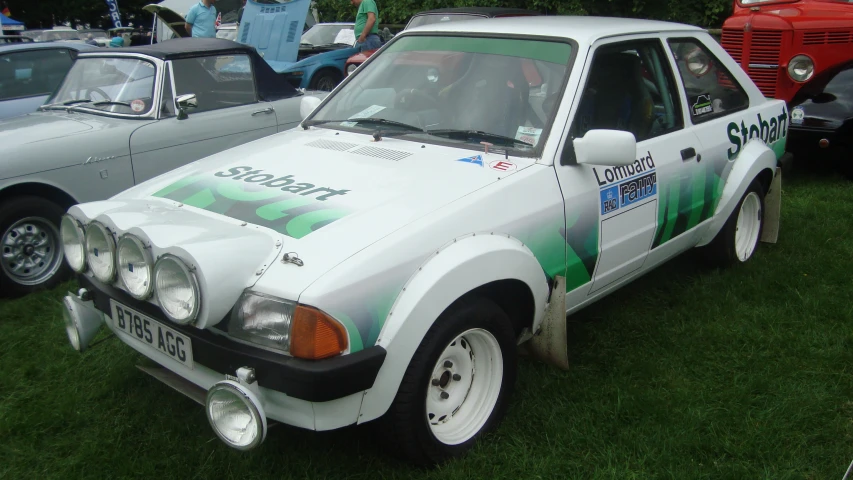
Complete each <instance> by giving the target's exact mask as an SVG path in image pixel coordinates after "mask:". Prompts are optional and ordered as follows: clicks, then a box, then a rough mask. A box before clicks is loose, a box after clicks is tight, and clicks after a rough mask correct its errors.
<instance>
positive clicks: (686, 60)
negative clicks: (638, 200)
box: [662, 37, 787, 242]
mask: <svg viewBox="0 0 853 480" xmlns="http://www.w3.org/2000/svg"><path fill="white" fill-rule="evenodd" d="M666 45H667V51H668V56H669V57H670V62H671V63H672V64H673V65H674V68H675V70H676V73H677V75H679V77H680V78H681V86H682V89H681V92H680V96H681V98H682V100H683V101H684V102H685V106H686V110H687V112H686V113H685V117H686V118H687V120H688V122H689V123H690V124H691V125H692V127H691V128H692V130H693V131H694V132H696V135H697V136H698V138H699V140H700V142H701V145H702V149H701V155H702V162H701V164H700V165H698V168H697V169H696V171H695V172H694V174H693V177H692V178H691V182H692V184H693V187H694V190H693V192H691V194H690V195H689V196H686V195H682V196H681V198H680V199H673V201H674V202H676V201H677V202H679V206H678V210H679V212H680V213H679V218H677V219H676V220H675V222H674V224H673V228H672V233H671V234H669V235H667V234H665V235H664V238H662V241H663V242H665V241H667V239H668V238H670V237H672V236H676V235H678V234H679V233H680V232H683V231H685V229H689V228H692V227H694V226H696V225H700V227H701V222H704V221H705V220H707V219H709V218H710V217H711V216H712V215H713V214H714V211H715V210H716V207H717V202H718V201H719V198H720V195H721V193H722V187H723V185H724V183H725V179H726V178H727V177H728V174H729V171H730V170H731V168H732V166H733V165H734V160H735V158H736V157H737V153H738V151H739V149H740V148H741V147H742V146H743V145H745V144H746V141H747V140H749V139H751V138H753V137H756V136H757V137H760V138H762V139H763V140H765V141H768V140H771V138H769V137H771V136H772V137H773V138H772V141H775V140H776V137H777V136H782V135H784V133H785V131H786V130H787V114H786V112H785V110H784V109H783V108H779V110H778V111H773V112H767V111H760V112H756V111H750V110H749V96H748V95H747V94H746V92H745V91H744V89H743V87H741V86H740V85H739V84H738V82H737V80H736V79H735V78H734V77H733V76H732V75H731V74H730V73H729V71H728V70H727V69H726V67H725V66H724V65H723V63H722V62H721V61H720V60H719V58H718V57H717V56H715V55H713V54H712V52H711V50H710V49H709V48H708V46H707V45H705V44H704V43H703V42H702V41H701V40H700V39H698V38H695V37H669V38H667V39H666ZM720 51H722V50H721V49H720ZM768 113H769V115H768ZM777 115H778V118H777ZM732 138H734V139H735V140H736V141H737V144H733V143H732V141H731V139H732ZM767 143H772V142H769V141H768V142H767ZM778 155H781V153H779V154H778ZM682 188H684V186H682ZM700 196H701V197H700ZM700 198H701V202H700V201H699V199H700ZM691 200H692V201H693V202H694V203H693V205H692V207H689V208H688V207H685V206H684V205H683V204H684V202H688V201H691Z"/></svg>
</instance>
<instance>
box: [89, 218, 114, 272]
mask: <svg viewBox="0 0 853 480" xmlns="http://www.w3.org/2000/svg"><path fill="white" fill-rule="evenodd" d="M115 258H116V244H115V240H113V235H112V234H111V233H110V232H109V230H107V227H105V226H104V225H103V224H102V223H101V222H92V223H90V224H89V226H87V227H86V261H87V262H88V263H89V268H91V269H92V273H94V274H95V278H97V279H98V280H100V281H101V282H104V283H110V282H112V281H113V279H114V278H115V276H116V267H115Z"/></svg>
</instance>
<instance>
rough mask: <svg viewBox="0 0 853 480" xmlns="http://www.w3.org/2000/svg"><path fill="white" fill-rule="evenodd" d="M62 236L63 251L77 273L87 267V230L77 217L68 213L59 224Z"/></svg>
mask: <svg viewBox="0 0 853 480" xmlns="http://www.w3.org/2000/svg"><path fill="white" fill-rule="evenodd" d="M59 234H60V236H61V237H62V251H63V253H64V254H65V260H66V261H67V262H68V265H69V266H70V267H71V269H72V270H74V271H75V272H77V273H83V270H85V269H86V232H84V231H83V227H82V226H81V225H80V222H78V221H77V219H76V218H74V217H72V216H71V215H68V214H67V213H66V214H65V215H63V216H62V221H61V222H60V224H59Z"/></svg>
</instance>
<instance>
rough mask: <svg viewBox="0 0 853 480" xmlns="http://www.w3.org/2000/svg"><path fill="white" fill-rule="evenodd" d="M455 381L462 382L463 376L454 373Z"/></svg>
mask: <svg viewBox="0 0 853 480" xmlns="http://www.w3.org/2000/svg"><path fill="white" fill-rule="evenodd" d="M453 379H454V380H456V381H457V382H458V381H459V380H462V375H459V374H458V373H454V374H453Z"/></svg>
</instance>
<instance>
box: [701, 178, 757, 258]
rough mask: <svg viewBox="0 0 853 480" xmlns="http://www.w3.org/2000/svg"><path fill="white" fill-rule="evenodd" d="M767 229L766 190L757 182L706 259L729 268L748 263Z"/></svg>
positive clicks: (721, 232)
mask: <svg viewBox="0 0 853 480" xmlns="http://www.w3.org/2000/svg"><path fill="white" fill-rule="evenodd" d="M763 228H764V189H763V188H762V186H761V184H760V183H759V182H758V181H757V180H754V181H753V182H752V184H751V185H750V186H749V188H747V190H746V192H745V193H744V194H743V197H741V199H740V202H738V206H737V208H735V211H734V212H732V214H731V216H729V219H728V220H726V224H725V225H723V229H722V230H720V232H719V233H718V234H717V236H716V237H715V238H714V240H713V241H712V242H711V243H710V244H709V245H708V247H707V248H706V249H705V254H706V259H707V260H709V261H710V262H711V263H712V264H715V265H720V266H725V265H730V264H733V263H745V262H747V261H748V260H749V259H750V258H752V255H753V254H754V253H755V250H756V248H758V242H759V240H760V239H761V232H762V230H763Z"/></svg>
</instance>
